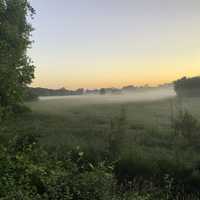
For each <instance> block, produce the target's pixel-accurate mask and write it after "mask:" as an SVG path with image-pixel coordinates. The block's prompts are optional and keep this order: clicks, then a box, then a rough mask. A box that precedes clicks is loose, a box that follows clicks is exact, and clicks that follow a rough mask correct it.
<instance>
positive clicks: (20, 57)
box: [0, 0, 34, 109]
mask: <svg viewBox="0 0 200 200" xmlns="http://www.w3.org/2000/svg"><path fill="white" fill-rule="evenodd" d="M33 14H34V10H33V8H32V7H31V6H30V4H29V2H28V1H27V0H18V1H15V0H0V26H1V28H0V38H1V40H0V83H1V84H0V106H1V107H10V108H11V109H12V108H13V107H14V106H15V105H16V104H19V103H21V102H22V97H23V91H24V88H25V87H26V85H27V84H30V83H31V81H32V79H33V77H34V66H33V64H32V61H31V59H30V58H29V57H28V56H27V48H29V47H30V45H31V43H32V42H31V40H30V36H31V31H32V30H33V28H32V26H31V25H30V23H29V22H28V20H27V18H28V16H31V17H32V16H33Z"/></svg>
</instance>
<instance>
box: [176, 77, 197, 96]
mask: <svg viewBox="0 0 200 200" xmlns="http://www.w3.org/2000/svg"><path fill="white" fill-rule="evenodd" d="M174 89H175V91H176V93H177V95H178V96H179V97H199V96H200V77H193V78H186V77H183V78H181V79H179V80H177V81H175V82H174Z"/></svg>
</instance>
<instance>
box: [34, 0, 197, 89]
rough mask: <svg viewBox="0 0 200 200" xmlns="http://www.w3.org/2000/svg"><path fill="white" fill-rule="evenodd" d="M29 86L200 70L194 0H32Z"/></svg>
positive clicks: (168, 76)
mask: <svg viewBox="0 0 200 200" xmlns="http://www.w3.org/2000/svg"><path fill="white" fill-rule="evenodd" d="M31 2H32V6H33V7H34V8H35V9H36V13H37V14H36V16H35V19H34V20H33V26H34V27H35V29H36V30H35V31H34V33H33V39H34V40H35V43H34V45H33V49H32V50H31V52H30V54H31V57H32V58H33V60H34V61H35V64H36V66H37V69H36V79H35V81H34V84H33V85H34V86H44V87H53V88H57V87H62V86H64V87H67V88H77V87H90V88H93V87H104V86H107V87H110V86H117V87H119V86H122V85H126V84H144V83H150V84H158V83H162V82H167V81H171V80H174V79H175V78H178V77H180V76H183V75H189V76H192V75H197V74H198V73H200V60H199V58H200V57H199V56H200V13H199V11H200V1H199V0H57V1H56V0H32V1H31Z"/></svg>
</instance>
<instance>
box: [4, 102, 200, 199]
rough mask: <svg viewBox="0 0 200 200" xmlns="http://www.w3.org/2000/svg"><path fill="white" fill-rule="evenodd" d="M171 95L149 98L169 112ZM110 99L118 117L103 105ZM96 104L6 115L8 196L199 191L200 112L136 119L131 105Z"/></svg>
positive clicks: (158, 195) (191, 194)
mask: <svg viewBox="0 0 200 200" xmlns="http://www.w3.org/2000/svg"><path fill="white" fill-rule="evenodd" d="M191 101H192V102H193V103H194V102H195V101H194V99H192V100H191ZM168 102H169V101H160V102H149V103H143V106H144V107H145V109H146V114H147V113H148V111H149V110H151V112H150V113H152V114H155V113H154V112H152V111H155V108H156V107H157V106H158V107H157V109H158V108H160V109H158V111H159V113H160V114H162V113H161V110H162V111H165V109H163V106H164V105H165V106H166V105H167V107H166V108H168V106H169V104H168ZM188 102H189V100H188ZM38 103H39V102H38ZM38 103H37V105H38ZM40 103H41V104H42V103H44V102H40ZM31 104H32V105H34V106H35V104H36V102H33V103H31ZM127 106H128V108H131V107H132V109H136V108H137V109H138V104H137V103H134V104H131V105H128V104H127ZM134 106H135V108H134ZM165 106H164V108H165ZM108 107H110V109H111V110H112V112H111V113H110V116H113V118H109V116H108V113H109V112H108V113H104V114H105V115H102V114H103V113H101V112H100V111H102V109H103V108H104V110H103V112H105V111H108ZM144 107H142V106H141V107H140V109H144ZM41 108H44V106H42V107H41ZM88 108H89V106H88V107H85V106H83V107H82V108H81V107H80V108H79V111H80V112H78V110H77V107H74V110H73V109H72V110H71V111H68V112H66V113H65V114H64V113H63V114H61V115H59V114H55V113H54V114H53V113H50V112H46V113H45V112H44V110H42V111H41V112H39V111H38V110H37V111H36V110H35V111H34V112H32V113H24V114H20V115H18V116H16V115H15V116H13V117H12V118H11V117H9V120H6V121H2V124H1V157H2V159H1V162H2V164H1V166H2V168H1V170H0V171H1V172H2V173H1V174H2V176H1V177H2V179H1V181H0V182H1V183H2V187H1V191H2V192H1V195H2V196H1V197H2V198H3V199H86V200H87V199H88V200H89V199H90V200H91V199H93V200H95V199H116V200H117V199H128V200H129V199H130V200H134V199H194V200H195V199H199V188H200V172H199V163H200V162H199V161H200V156H199V140H200V135H199V130H200V126H199V122H198V120H196V118H194V117H193V116H192V115H191V114H189V113H188V112H186V111H185V110H182V112H180V110H179V111H177V112H175V111H174V115H171V114H167V117H166V116H165V117H164V118H163V121H161V123H160V124H158V126H156V127H155V126H154V125H153V126H152V127H150V126H149V124H145V123H141V121H137V123H136V121H135V120H133V121H130V118H132V115H131V116H129V112H128V109H127V107H126V106H125V105H123V106H122V105H99V107H98V105H96V106H95V108H91V113H93V116H91V113H90V112H89V111H88V112H84V111H86V110H87V109H88ZM85 109H86V110H85ZM94 109H95V110H96V112H94ZM111 110H110V111H111ZM114 111H115V115H113V112H114ZM131 111H132V110H131ZM138 111H139V110H138ZM143 111H144V110H143ZM63 112H64V111H63ZM74 112H76V117H74V118H73V117H72V116H71V115H73V114H74ZM77 112H78V113H79V115H78V114H77ZM70 113H71V115H70ZM94 113H96V114H94ZM98 113H99V115H98ZM131 113H132V112H131ZM138 113H140V112H138ZM150 113H148V114H149V115H147V116H146V117H149V118H151V115H150ZM143 114H145V112H144V113H143ZM146 114H145V115H146ZM77 115H78V116H77ZM135 115H136V116H137V115H138V114H137V113H135ZM106 116H107V118H106ZM141 117H143V116H141ZM139 119H140V118H138V120H139ZM141 119H142V118H141ZM164 119H168V121H167V123H163V122H164ZM145 121H148V120H147V119H146V120H144V122H145ZM134 122H135V123H134ZM89 124H90V126H89ZM15 191H19V192H17V193H16V192H15ZM20 195H21V196H20ZM22 196H23V197H24V198H22ZM25 197H26V198H25Z"/></svg>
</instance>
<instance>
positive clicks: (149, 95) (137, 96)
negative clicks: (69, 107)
mask: <svg viewBox="0 0 200 200" xmlns="http://www.w3.org/2000/svg"><path fill="white" fill-rule="evenodd" d="M175 96H176V93H175V91H174V89H173V87H168V88H162V89H160V88H159V89H153V90H146V91H135V92H123V93H121V94H105V95H100V94H88V95H73V96H49V97H39V99H40V100H41V101H44V100H55V99H58V100H59V99H60V100H66V101H70V102H71V101H72V102H73V104H77V105H79V104H80V105H83V104H106V103H129V102H130V103H131V102H146V101H156V100H161V99H167V98H171V97H175Z"/></svg>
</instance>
